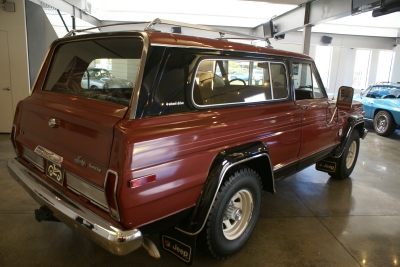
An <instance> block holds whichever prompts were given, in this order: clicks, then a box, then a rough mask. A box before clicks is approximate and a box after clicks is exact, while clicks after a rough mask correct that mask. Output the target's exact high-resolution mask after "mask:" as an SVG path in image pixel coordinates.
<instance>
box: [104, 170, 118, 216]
mask: <svg viewBox="0 0 400 267" xmlns="http://www.w3.org/2000/svg"><path fill="white" fill-rule="evenodd" d="M108 173H113V174H114V175H115V185H114V201H115V206H116V208H117V217H115V216H113V214H112V212H111V208H110V205H109V204H108V200H107V195H106V191H105V188H106V184H107V179H108ZM117 186H118V173H117V172H116V171H113V170H110V169H108V170H107V172H106V179H105V180H104V197H105V198H106V201H107V207H108V212H109V213H110V216H111V217H112V218H113V219H114V220H116V221H120V216H119V207H118V202H117Z"/></svg>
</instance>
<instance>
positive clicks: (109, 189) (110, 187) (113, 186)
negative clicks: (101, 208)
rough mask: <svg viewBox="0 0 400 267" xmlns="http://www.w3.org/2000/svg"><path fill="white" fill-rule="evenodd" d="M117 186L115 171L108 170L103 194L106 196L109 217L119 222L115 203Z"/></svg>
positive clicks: (116, 203)
mask: <svg viewBox="0 0 400 267" xmlns="http://www.w3.org/2000/svg"><path fill="white" fill-rule="evenodd" d="M117 186H118V174H117V173H116V172H115V171H112V170H108V171H107V174H106V181H105V185H104V193H105V194H106V199H107V203H108V208H109V211H110V215H111V217H112V218H113V219H115V220H117V221H119V220H120V218H119V210H118V202H117Z"/></svg>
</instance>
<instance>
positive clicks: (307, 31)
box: [301, 26, 312, 55]
mask: <svg viewBox="0 0 400 267" xmlns="http://www.w3.org/2000/svg"><path fill="white" fill-rule="evenodd" d="M311 27H312V26H305V27H304V28H303V44H302V47H301V50H302V53H303V54H305V55H309V54H310V44H311Z"/></svg>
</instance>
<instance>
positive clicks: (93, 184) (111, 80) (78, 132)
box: [15, 35, 143, 210]
mask: <svg viewBox="0 0 400 267" xmlns="http://www.w3.org/2000/svg"><path fill="white" fill-rule="evenodd" d="M142 49H143V41H142V39H141V38H139V37H132V36H131V37H126V36H116V37H110V36H106V37H104V36H102V35H98V36H97V37H96V38H93V37H92V38H90V39H88V38H87V37H86V38H84V37H77V38H70V39H69V40H64V41H59V42H57V43H55V44H54V45H53V47H52V49H51V50H50V52H49V56H48V58H47V60H46V62H45V64H44V67H43V69H42V71H41V73H40V75H39V78H38V82H37V83H36V87H35V90H34V92H33V93H32V95H31V96H30V97H28V98H27V99H25V100H23V101H22V102H21V103H20V104H19V106H18V111H17V112H18V114H17V115H16V118H17V120H16V121H15V123H16V127H17V128H16V129H15V130H16V143H17V146H18V148H19V151H20V156H21V157H22V158H23V159H24V160H26V161H27V162H29V163H31V167H32V168H33V169H36V170H35V171H36V172H42V173H43V175H42V177H44V178H45V179H47V180H48V182H49V183H50V184H53V185H54V186H55V187H58V188H60V189H61V190H64V191H65V190H67V189H69V190H71V191H73V192H74V193H75V194H78V195H79V196H82V197H83V198H84V199H87V200H89V201H90V202H93V204H96V205H97V206H99V207H100V208H102V209H104V210H108V205H107V201H106V199H105V196H104V188H103V187H104V181H105V177H106V174H107V170H108V169H109V162H110V154H111V149H112V144H113V131H114V126H115V125H116V124H117V123H118V121H120V120H121V119H122V118H124V117H125V115H126V112H127V111H128V107H129V105H130V101H131V95H132V91H133V86H134V84H135V81H136V79H137V74H138V69H139V66H140V63H141V58H140V57H141V54H142ZM114 171H117V172H118V170H114ZM49 178H50V179H49Z"/></svg>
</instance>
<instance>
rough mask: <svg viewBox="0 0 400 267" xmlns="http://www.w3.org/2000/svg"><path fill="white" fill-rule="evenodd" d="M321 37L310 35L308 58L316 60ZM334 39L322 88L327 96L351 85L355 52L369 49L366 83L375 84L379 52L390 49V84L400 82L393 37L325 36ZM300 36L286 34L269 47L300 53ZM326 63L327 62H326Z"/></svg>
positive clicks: (399, 62)
mask: <svg viewBox="0 0 400 267" xmlns="http://www.w3.org/2000/svg"><path fill="white" fill-rule="evenodd" d="M323 35H324V34H321V33H312V34H311V47H310V56H311V57H313V58H315V49H316V46H317V45H319V43H320V40H321V37H322V36H323ZM325 35H329V36H331V37H333V39H332V43H331V44H330V46H332V60H331V63H330V77H329V83H328V84H327V85H325V86H326V87H327V90H328V93H334V92H336V91H337V89H338V88H339V87H340V86H342V85H345V86H352V82H353V72H354V63H355V57H356V49H357V48H359V49H369V50H372V53H371V61H370V70H369V74H368V84H373V83H375V81H376V72H377V68H378V59H379V51H381V50H390V51H394V52H396V56H395V60H394V64H393V71H392V79H391V81H392V82H400V45H398V46H397V47H395V46H394V45H393V42H394V38H385V37H367V36H350V35H339V34H325ZM302 42H303V36H302V33H301V32H292V33H288V34H286V36H285V39H283V40H279V41H276V40H271V43H272V46H273V47H274V48H277V49H282V50H287V51H292V52H298V53H301V43H302ZM327 64H328V63H327Z"/></svg>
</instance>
